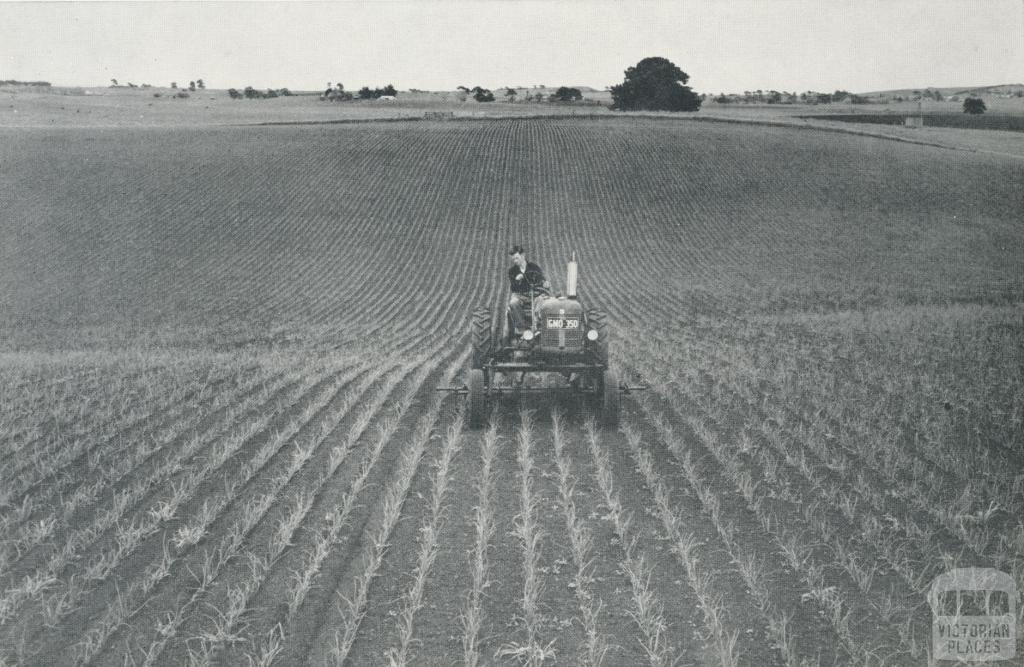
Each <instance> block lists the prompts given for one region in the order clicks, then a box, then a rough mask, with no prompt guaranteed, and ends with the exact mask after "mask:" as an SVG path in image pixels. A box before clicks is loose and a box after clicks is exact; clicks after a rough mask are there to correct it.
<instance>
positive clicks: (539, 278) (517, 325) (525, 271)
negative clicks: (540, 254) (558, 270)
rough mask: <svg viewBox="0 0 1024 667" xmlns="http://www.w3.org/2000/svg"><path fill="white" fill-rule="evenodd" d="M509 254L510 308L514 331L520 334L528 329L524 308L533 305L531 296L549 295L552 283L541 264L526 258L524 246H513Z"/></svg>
mask: <svg viewBox="0 0 1024 667" xmlns="http://www.w3.org/2000/svg"><path fill="white" fill-rule="evenodd" d="M508 254H509V255H511V257H512V266H511V267H509V269H508V279H509V282H510V284H511V285H510V290H511V294H510V295H509V298H508V308H509V313H510V314H511V316H512V328H513V333H514V334H515V335H517V336H518V335H520V334H522V333H523V331H524V330H525V329H526V317H525V315H524V313H523V308H524V307H529V306H531V305H532V303H531V296H533V297H534V298H538V297H542V296H543V297H546V296H548V293H547V290H548V289H550V288H551V283H550V282H549V281H548V280H547V279H545V278H544V271H542V270H541V268H540V267H539V266H537V265H536V264H534V263H533V262H530V261H528V260H527V259H526V253H525V251H524V250H523V246H521V245H518V244H517V245H514V246H512V249H511V250H510V251H509V253H508Z"/></svg>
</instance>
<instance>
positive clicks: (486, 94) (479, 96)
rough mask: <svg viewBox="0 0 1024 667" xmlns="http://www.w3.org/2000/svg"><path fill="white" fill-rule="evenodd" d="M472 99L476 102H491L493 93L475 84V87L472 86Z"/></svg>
mask: <svg viewBox="0 0 1024 667" xmlns="http://www.w3.org/2000/svg"><path fill="white" fill-rule="evenodd" d="M473 99H474V100H476V101H477V102H493V101H494V93H492V92H491V91H489V90H487V89H486V88H482V87H480V86H476V87H475V88H473Z"/></svg>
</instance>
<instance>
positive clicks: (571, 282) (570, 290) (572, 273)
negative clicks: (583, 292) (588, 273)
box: [565, 250, 579, 299]
mask: <svg viewBox="0 0 1024 667" xmlns="http://www.w3.org/2000/svg"><path fill="white" fill-rule="evenodd" d="M578 271H579V268H578V267H577V266H576V251H575V250H574V251H573V252H572V259H570V260H569V275H567V276H566V278H565V293H566V296H568V297H569V298H570V299H575V298H576V278H577V276H578V275H579V273H578Z"/></svg>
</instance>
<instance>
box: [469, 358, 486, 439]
mask: <svg viewBox="0 0 1024 667" xmlns="http://www.w3.org/2000/svg"><path fill="white" fill-rule="evenodd" d="M485 380H486V378H485V377H484V372H483V371H482V370H481V369H479V368H474V369H473V370H471V371H469V427H470V428H473V429H477V428H481V427H483V425H484V421H485V420H486V419H487V386H486V381H485Z"/></svg>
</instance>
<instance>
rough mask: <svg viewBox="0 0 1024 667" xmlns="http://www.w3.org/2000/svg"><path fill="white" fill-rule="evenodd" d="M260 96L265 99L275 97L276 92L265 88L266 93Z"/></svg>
mask: <svg viewBox="0 0 1024 667" xmlns="http://www.w3.org/2000/svg"><path fill="white" fill-rule="evenodd" d="M262 96H263V97H267V98H270V97H277V91H276V90H274V89H273V88H267V92H265V93H263V95H262Z"/></svg>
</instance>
